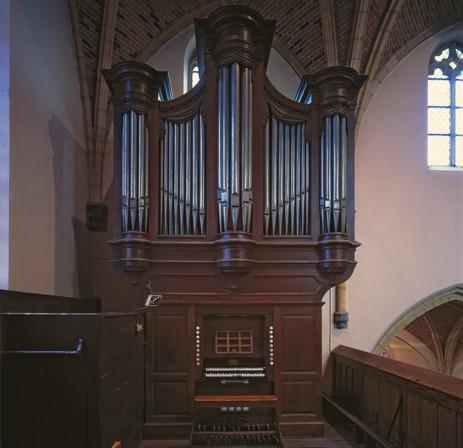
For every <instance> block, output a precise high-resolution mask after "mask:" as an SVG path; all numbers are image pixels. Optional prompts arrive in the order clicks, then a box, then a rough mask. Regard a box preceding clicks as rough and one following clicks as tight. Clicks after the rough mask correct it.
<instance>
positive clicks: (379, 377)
mask: <svg viewBox="0 0 463 448" xmlns="http://www.w3.org/2000/svg"><path fill="white" fill-rule="evenodd" d="M329 368H330V369H331V370H333V369H334V371H333V372H331V373H330V374H329V375H328V377H332V378H334V382H331V383H330V384H329V385H327V389H326V390H327V391H328V392H327V395H328V396H329V397H328V396H327V398H326V400H327V402H328V403H329V405H328V409H331V410H332V408H333V407H335V408H336V409H337V411H338V413H340V414H341V415H342V416H343V418H347V419H349V420H351V421H352V422H354V420H355V419H357V420H358V421H355V422H354V423H355V425H356V426H357V428H359V427H360V426H362V425H363V426H362V427H361V428H360V432H367V434H369V437H374V438H375V440H377V441H379V443H380V446H381V447H390V446H395V444H397V445H398V446H404V447H405V448H460V447H461V446H462V443H461V442H462V440H463V438H462V435H461V433H462V427H461V422H462V418H463V381H462V380H461V379H458V378H455V377H450V376H447V375H441V374H439V373H436V372H432V371H430V370H426V369H421V368H419V367H415V366H412V365H408V364H405V363H402V362H398V361H395V360H391V359H386V358H382V357H379V356H376V355H372V354H370V353H366V352H361V351H359V350H355V349H351V348H348V347H343V346H341V347H338V348H337V349H335V350H334V352H332V355H331V359H330V363H329ZM351 378H354V380H353V381H351ZM359 402H360V403H361V405H360V406H359V404H358V403H359ZM333 403H334V405H333ZM335 414H336V413H335ZM327 416H328V415H327ZM330 418H331V416H330ZM359 422H361V423H359Z"/></svg>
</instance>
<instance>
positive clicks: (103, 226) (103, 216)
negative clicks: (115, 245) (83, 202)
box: [87, 204, 108, 232]
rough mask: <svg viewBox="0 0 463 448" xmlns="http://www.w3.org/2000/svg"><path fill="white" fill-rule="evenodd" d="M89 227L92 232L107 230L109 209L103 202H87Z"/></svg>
mask: <svg viewBox="0 0 463 448" xmlns="http://www.w3.org/2000/svg"><path fill="white" fill-rule="evenodd" d="M87 228H88V229H89V230H90V231H92V232H107V230H108V209H107V207H106V206H105V205H103V204H87Z"/></svg>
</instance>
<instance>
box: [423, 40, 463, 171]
mask: <svg viewBox="0 0 463 448" xmlns="http://www.w3.org/2000/svg"><path fill="white" fill-rule="evenodd" d="M428 166H429V167H430V168H446V167H448V168H463V45H462V44H460V43H458V42H452V43H448V44H446V45H443V46H441V47H439V48H438V49H436V50H435V51H434V53H433V54H432V56H431V59H430V62H429V71H428Z"/></svg>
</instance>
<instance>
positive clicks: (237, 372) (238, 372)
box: [204, 367, 266, 379]
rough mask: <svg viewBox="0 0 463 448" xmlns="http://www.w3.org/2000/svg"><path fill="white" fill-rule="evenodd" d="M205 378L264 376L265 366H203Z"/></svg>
mask: <svg viewBox="0 0 463 448" xmlns="http://www.w3.org/2000/svg"><path fill="white" fill-rule="evenodd" d="M204 377H205V378H218V379H220V378H265V377H266V375H265V367H205V368H204Z"/></svg>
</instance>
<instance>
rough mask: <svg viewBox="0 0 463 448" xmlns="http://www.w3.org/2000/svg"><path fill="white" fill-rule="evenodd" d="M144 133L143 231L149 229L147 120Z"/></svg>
mask: <svg viewBox="0 0 463 448" xmlns="http://www.w3.org/2000/svg"><path fill="white" fill-rule="evenodd" d="M144 134H145V222H144V231H145V232H148V231H149V209H150V199H149V191H150V185H149V183H150V180H149V179H150V131H149V126H148V123H147V121H145V124H144Z"/></svg>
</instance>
